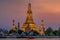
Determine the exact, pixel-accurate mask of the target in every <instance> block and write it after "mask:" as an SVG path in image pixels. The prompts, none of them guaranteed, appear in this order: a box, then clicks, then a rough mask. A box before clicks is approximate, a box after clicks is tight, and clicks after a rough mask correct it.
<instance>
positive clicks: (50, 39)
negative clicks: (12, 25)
mask: <svg viewBox="0 0 60 40" xmlns="http://www.w3.org/2000/svg"><path fill="white" fill-rule="evenodd" d="M0 40H60V38H0Z"/></svg>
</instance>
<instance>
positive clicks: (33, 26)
mask: <svg viewBox="0 0 60 40" xmlns="http://www.w3.org/2000/svg"><path fill="white" fill-rule="evenodd" d="M28 24H29V28H30V29H31V30H35V31H38V28H37V26H36V24H35V23H34V21H33V18H32V10H31V3H29V4H28V10H27V18H26V21H25V23H24V24H23V26H22V28H21V30H23V31H25V28H26V27H28Z"/></svg>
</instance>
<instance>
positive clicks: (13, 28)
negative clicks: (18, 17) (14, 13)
mask: <svg viewBox="0 0 60 40" xmlns="http://www.w3.org/2000/svg"><path fill="white" fill-rule="evenodd" d="M12 22H13V24H12V30H14V31H16V25H15V20H13V21H12Z"/></svg>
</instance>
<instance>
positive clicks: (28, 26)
mask: <svg viewBox="0 0 60 40" xmlns="http://www.w3.org/2000/svg"><path fill="white" fill-rule="evenodd" d="M14 22H15V20H13V24H12V30H16V25H15V23H14ZM19 24H20V23H19V22H18V29H20V30H22V31H24V32H27V33H28V32H29V31H31V30H33V31H36V32H38V33H39V34H40V35H41V36H44V35H45V31H44V20H41V27H40V29H38V28H37V26H36V24H35V23H34V20H33V17H32V9H31V3H28V10H27V18H26V20H25V23H24V24H23V26H22V27H20V26H19Z"/></svg>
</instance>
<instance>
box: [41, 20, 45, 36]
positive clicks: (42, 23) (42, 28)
mask: <svg viewBox="0 0 60 40" xmlns="http://www.w3.org/2000/svg"><path fill="white" fill-rule="evenodd" d="M40 35H41V36H44V35H45V33H44V20H41V30H40Z"/></svg>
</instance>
